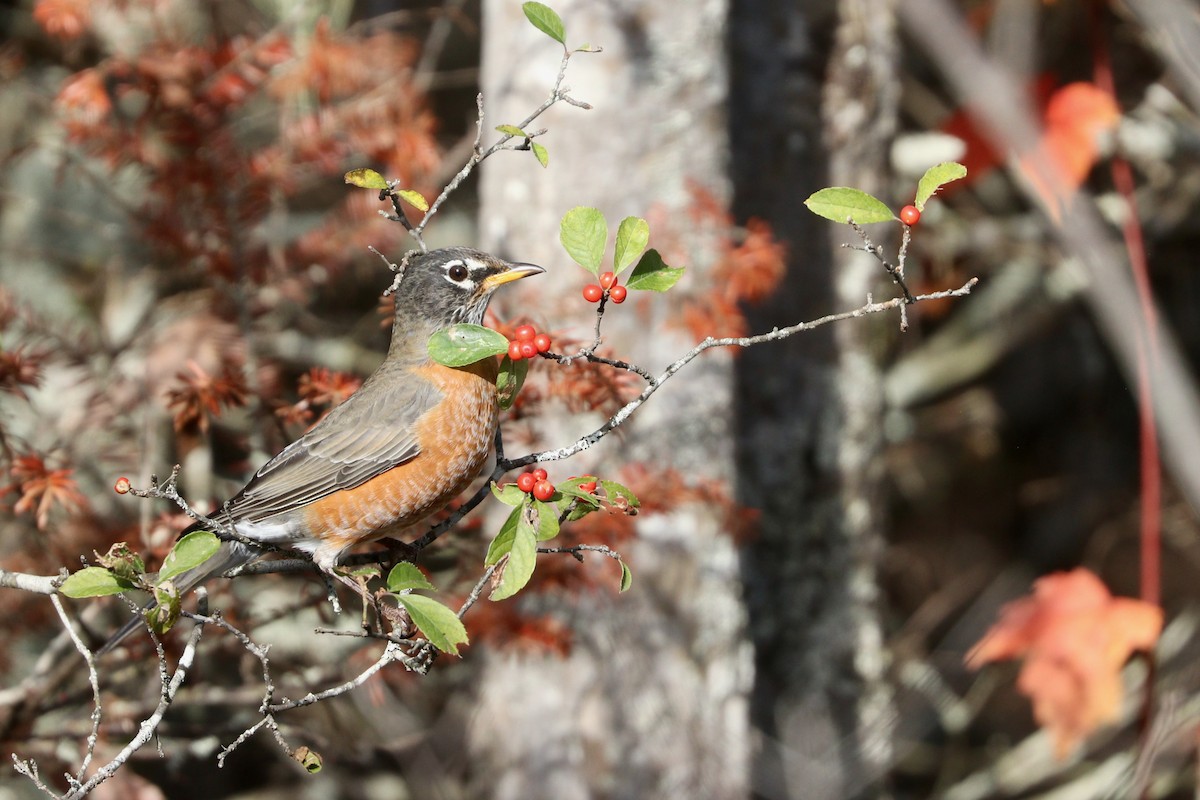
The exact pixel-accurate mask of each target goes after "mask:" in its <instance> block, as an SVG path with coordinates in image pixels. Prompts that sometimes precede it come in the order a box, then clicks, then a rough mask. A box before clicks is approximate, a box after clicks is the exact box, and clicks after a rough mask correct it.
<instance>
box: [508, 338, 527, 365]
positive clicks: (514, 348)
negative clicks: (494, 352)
mask: <svg viewBox="0 0 1200 800" xmlns="http://www.w3.org/2000/svg"><path fill="white" fill-rule="evenodd" d="M508 357H509V358H511V359H512V360H513V361H520V360H521V359H522V358H524V357H525V356H523V355H521V343H520V342H518V341H517V340H516V339H513V340H512V341H511V342H509V343H508Z"/></svg>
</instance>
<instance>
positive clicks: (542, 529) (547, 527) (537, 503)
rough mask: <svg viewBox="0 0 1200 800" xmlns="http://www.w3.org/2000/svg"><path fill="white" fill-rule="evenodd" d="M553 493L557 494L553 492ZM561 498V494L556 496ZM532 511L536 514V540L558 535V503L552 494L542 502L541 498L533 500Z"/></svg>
mask: <svg viewBox="0 0 1200 800" xmlns="http://www.w3.org/2000/svg"><path fill="white" fill-rule="evenodd" d="M555 494H558V493H557V492H555ZM558 499H559V500H562V496H561V495H560V496H559V497H558ZM533 511H534V513H535V514H537V528H536V529H535V530H536V531H537V540H538V541H539V542H544V541H547V540H549V539H553V538H554V537H555V536H558V531H559V525H558V504H557V503H556V502H555V500H554V498H553V496H552V497H551V499H550V500H547V501H546V502H542V501H541V500H534V501H533Z"/></svg>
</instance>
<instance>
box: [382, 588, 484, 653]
mask: <svg viewBox="0 0 1200 800" xmlns="http://www.w3.org/2000/svg"><path fill="white" fill-rule="evenodd" d="M396 601H397V602H398V603H400V605H402V606H404V610H405V611H407V612H408V616H409V617H410V618H411V619H412V621H413V624H414V625H416V626H417V630H419V631H420V632H421V635H423V636H424V637H425V638H426V639H428V640H429V643H430V644H432V645H433V646H434V647H436V648H437V649H438V650H441V651H442V652H443V653H449V654H450V655H454V656H456V655H458V646H459V645H460V644H467V643H468V641H469V640H468V638H467V629H466V628H464V627H463V624H462V620H461V619H459V618H458V615H457V614H455V613H454V612H453V611H452V610H451V609H449V608H448V607H446V606H444V605H442V604H441V603H439V602H438V601H437V600H434V599H433V598H432V597H426V596H425V595H423V594H402V595H397V597H396Z"/></svg>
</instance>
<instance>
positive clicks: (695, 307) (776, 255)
mask: <svg viewBox="0 0 1200 800" xmlns="http://www.w3.org/2000/svg"><path fill="white" fill-rule="evenodd" d="M688 188H689V192H690V193H691V198H692V200H691V204H690V206H689V207H688V217H689V219H690V221H691V224H692V225H693V226H695V227H697V228H704V229H706V230H708V231H710V232H712V231H715V232H716V233H717V244H716V246H717V253H716V255H715V260H714V262H713V267H712V269H711V271H709V272H707V273H705V274H703V275H695V274H694V273H693V274H694V277H693V280H692V282H691V285H690V287H689V288H688V289H685V290H684V291H683V292H680V290H679V288H677V289H676V293H680V294H682V302H681V303H678V304H677V307H678V308H679V319H678V320H677V321H676V322H677V324H679V325H680V326H682V327H683V328H685V329H686V330H687V331H688V333H689V334H690V335H691V337H692V338H693V339H694V340H696V341H702V340H703V339H706V338H708V337H709V336H716V337H725V336H745V335H746V333H747V328H746V320H745V316H744V315H743V314H742V309H741V305H742V304H743V303H758V302H761V301H762V300H763V299H764V298H766V297H767V296H768V295H769V294H770V293H771V292H772V291H774V290H775V287H776V286H778V285H779V282H780V281H781V280H782V279H783V276H784V272H785V270H786V268H787V250H786V248H785V247H784V245H783V244H782V243H781V242H779V241H778V240H776V239H775V237H774V235H773V234H772V232H771V226H770V225H769V224H768V223H766V222H765V221H763V220H760V219H751V220H749V221H747V222H746V224H745V226H744V227H739V226H737V225H735V224H734V222H733V217H732V215H731V214H730V213H729V211H728V210H727V209H726V208H725V207H724V205H723V204H722V203H720V202H719V201H718V200H717V198H716V196H715V195H714V194H713V193H712V192H711V191H710V190H708V189H707V188H705V187H703V186H700V185H699V184H696V183H690V184H689V187H688ZM667 223H668V224H667V225H666V226H665V227H666V228H667V230H666V231H665V233H664V238H667V239H668V240H669V239H670V238H672V237H674V238H678V237H679V236H681V235H682V234H681V233H680V232H676V231H671V230H670V225H669V221H667ZM663 227H664V226H661V225H660V226H659V229H662V228H663ZM656 233H657V231H656ZM670 249H672V250H678V251H680V256H681V257H682V258H683V259H684V260H689V261H690V260H694V259H693V258H689V257H688V256H687V255H686V252H687V249H686V247H680V246H679V245H678V244H677V245H676V246H674V247H673V248H670Z"/></svg>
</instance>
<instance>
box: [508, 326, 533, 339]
mask: <svg viewBox="0 0 1200 800" xmlns="http://www.w3.org/2000/svg"><path fill="white" fill-rule="evenodd" d="M536 335H537V328H535V327H533V326H532V325H521V326H520V327H518V328H517V329H516V330H515V331H513V336H515V337H516V339H517V341H518V342H531V341H533V337H534V336H536Z"/></svg>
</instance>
